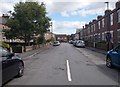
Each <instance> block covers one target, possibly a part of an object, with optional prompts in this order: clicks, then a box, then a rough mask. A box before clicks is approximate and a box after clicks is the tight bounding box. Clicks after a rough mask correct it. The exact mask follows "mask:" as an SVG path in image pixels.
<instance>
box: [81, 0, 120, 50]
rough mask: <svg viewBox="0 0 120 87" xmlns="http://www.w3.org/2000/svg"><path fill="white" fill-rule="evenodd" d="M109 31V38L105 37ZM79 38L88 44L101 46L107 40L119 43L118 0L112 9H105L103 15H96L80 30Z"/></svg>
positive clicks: (119, 16) (119, 20) (119, 17)
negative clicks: (94, 18)
mask: <svg viewBox="0 0 120 87" xmlns="http://www.w3.org/2000/svg"><path fill="white" fill-rule="evenodd" d="M107 33H110V35H111V39H107V38H106V36H107ZM80 34H81V35H80V38H81V39H83V40H85V41H86V43H87V45H88V46H93V47H98V48H102V49H104V48H103V47H104V46H105V44H106V43H107V42H112V43H113V44H114V45H116V44H118V43H120V1H118V2H116V8H115V9H114V10H112V11H111V10H106V11H105V15H104V16H98V17H97V20H92V22H89V24H86V25H85V26H84V27H83V29H82V30H81V31H80Z"/></svg>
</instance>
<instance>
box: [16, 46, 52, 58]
mask: <svg viewBox="0 0 120 87" xmlns="http://www.w3.org/2000/svg"><path fill="white" fill-rule="evenodd" d="M50 47H52V45H46V46H42V47H40V48H37V49H34V50H30V51H27V52H24V53H16V54H17V55H19V56H20V57H21V58H26V57H28V56H34V55H36V54H37V53H40V52H42V51H44V50H46V49H49V48H50Z"/></svg>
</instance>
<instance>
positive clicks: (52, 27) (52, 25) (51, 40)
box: [50, 22, 53, 43]
mask: <svg viewBox="0 0 120 87" xmlns="http://www.w3.org/2000/svg"><path fill="white" fill-rule="evenodd" d="M50 24H51V42H52V43H53V22H51V23H50Z"/></svg>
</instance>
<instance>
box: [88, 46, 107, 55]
mask: <svg viewBox="0 0 120 87" xmlns="http://www.w3.org/2000/svg"><path fill="white" fill-rule="evenodd" d="M86 49H89V50H92V51H95V52H98V53H102V54H104V55H106V54H107V51H106V50H101V49H97V48H94V47H86Z"/></svg>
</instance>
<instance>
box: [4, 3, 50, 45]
mask: <svg viewBox="0 0 120 87" xmlns="http://www.w3.org/2000/svg"><path fill="white" fill-rule="evenodd" d="M46 14H47V12H46V8H45V4H43V3H41V4H40V5H39V3H38V2H19V3H17V4H16V5H15V6H14V12H11V15H12V16H11V17H10V19H9V20H8V22H7V26H8V27H10V28H11V29H10V30H6V31H5V36H6V37H7V38H8V39H14V38H18V39H21V40H24V41H25V43H27V42H29V41H30V40H32V39H33V38H34V37H35V36H37V35H43V34H44V33H45V32H46V31H47V30H48V28H49V27H50V22H49V21H50V18H49V17H47V16H46Z"/></svg>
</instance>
